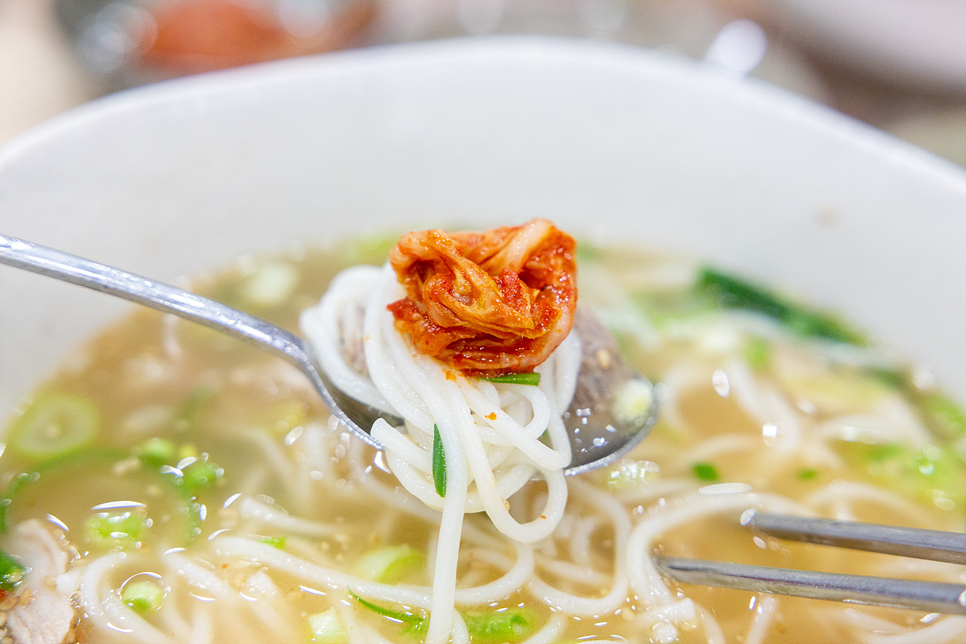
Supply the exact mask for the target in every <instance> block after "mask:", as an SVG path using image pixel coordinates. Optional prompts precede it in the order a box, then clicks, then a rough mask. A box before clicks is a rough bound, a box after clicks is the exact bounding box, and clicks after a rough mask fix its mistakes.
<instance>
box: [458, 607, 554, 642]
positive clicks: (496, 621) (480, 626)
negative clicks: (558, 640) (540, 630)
mask: <svg viewBox="0 0 966 644" xmlns="http://www.w3.org/2000/svg"><path fill="white" fill-rule="evenodd" d="M463 619H464V620H465V621H466V630H468V631H469V633H470V638H471V639H472V640H473V642H475V643H476V644H502V643H503V642H510V644H513V643H515V642H520V641H522V640H525V639H526V638H527V637H529V636H530V634H531V633H533V631H534V630H536V627H537V616H536V614H535V613H534V612H533V611H532V610H528V609H526V608H510V609H508V610H505V611H501V612H496V613H480V614H475V613H467V614H465V615H463Z"/></svg>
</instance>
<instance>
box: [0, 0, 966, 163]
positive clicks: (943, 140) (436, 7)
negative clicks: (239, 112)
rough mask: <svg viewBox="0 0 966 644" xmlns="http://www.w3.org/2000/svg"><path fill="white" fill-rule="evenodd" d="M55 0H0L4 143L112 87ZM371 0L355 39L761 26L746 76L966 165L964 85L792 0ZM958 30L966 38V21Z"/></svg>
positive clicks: (715, 42)
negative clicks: (801, 16)
mask: <svg viewBox="0 0 966 644" xmlns="http://www.w3.org/2000/svg"><path fill="white" fill-rule="evenodd" d="M54 1H55V0H0V144H3V143H4V142H6V141H8V140H9V139H11V138H13V137H14V136H16V135H17V134H19V133H21V132H23V131H25V130H27V129H29V128H30V127H33V126H34V125H36V124H38V123H40V122H42V121H45V120H47V119H49V118H51V117H52V116H55V115H56V114H58V113H60V112H63V111H65V110H67V109H70V108H71V107H74V106H76V105H80V104H81V103H84V102H86V101H89V100H91V99H93V98H95V97H98V96H101V95H104V94H106V93H108V92H110V91H112V90H114V89H116V87H112V86H111V84H109V82H108V81H107V80H105V79H104V78H103V77H99V76H98V75H96V74H94V73H92V72H91V71H89V70H88V69H87V68H85V66H84V65H83V64H82V63H81V62H80V61H79V60H78V57H77V56H76V55H75V52H74V50H73V47H72V44H71V43H70V42H69V39H68V36H67V34H66V32H65V30H64V29H63V27H62V25H61V24H60V23H59V21H58V19H57V17H56V14H55V11H54ZM319 1H320V2H321V1H326V0H319ZM327 1H329V2H336V1H338V2H342V3H345V2H347V1H351V0H327ZM375 1H376V2H377V6H378V14H377V18H376V20H375V21H374V22H373V23H372V24H371V25H370V26H369V27H367V29H366V31H365V32H363V34H362V35H361V36H360V37H359V39H358V42H357V43H356V44H358V45H360V46H366V45H369V44H382V43H387V42H401V41H410V40H420V39H429V38H438V37H449V36H458V35H465V34H476V33H487V32H503V33H506V32H510V33H551V34H561V35H568V36H582V37H592V38H597V39H609V40H614V41H620V42H628V43H632V44H637V45H640V46H643V47H649V48H655V49H660V50H663V51H669V52H673V53H678V54H681V55H684V56H687V57H691V58H697V59H703V60H705V61H706V62H708V63H709V64H711V63H713V62H714V60H715V59H719V60H727V58H728V55H729V51H728V50H727V48H722V46H721V45H722V44H723V43H724V38H723V37H724V35H725V34H730V33H733V32H734V33H737V32H740V31H741V30H742V29H744V30H745V32H747V31H748V29H749V28H750V29H751V35H752V36H756V34H759V33H760V35H761V36H763V37H764V40H762V41H761V44H762V45H764V47H763V49H762V51H760V52H758V55H759V56H760V62H758V64H757V65H756V66H754V68H753V69H752V71H751V72H750V75H751V76H756V77H758V78H760V79H763V80H765V81H767V82H770V83H774V84H777V85H780V86H783V87H785V88H787V89H789V90H791V91H794V92H797V93H800V94H803V95H805V96H807V97H809V98H811V99H813V100H816V101H819V102H822V103H825V104H827V105H830V106H831V107H833V108H835V109H838V110H840V111H842V112H844V113H846V114H849V115H851V116H853V117H856V118H858V119H860V120H863V121H865V122H867V123H870V124H871V125H873V126H875V127H878V128H880V129H883V130H886V131H889V132H892V133H893V134H896V135H897V136H900V137H902V138H905V139H907V140H910V141H912V142H913V143H916V144H917V145H920V146H922V147H924V148H926V149H928V150H931V151H932V152H934V153H936V154H938V155H939V156H942V157H945V158H947V159H949V160H951V161H953V162H954V163H958V164H960V165H962V166H964V167H966V87H957V86H955V85H953V86H946V87H936V86H931V87H929V86H925V87H924V86H921V85H920V86H915V85H916V84H915V83H912V84H910V83H909V82H907V81H903V80H902V79H895V78H890V77H889V76H888V74H878V75H871V74H869V73H867V72H868V69H867V68H866V69H863V68H862V67H861V66H856V65H855V64H854V61H850V60H843V59H842V57H841V56H837V55H836V54H835V53H834V52H835V51H836V50H835V49H834V48H833V47H825V46H817V45H816V43H815V40H814V38H813V39H809V38H807V37H803V35H802V33H801V29H799V28H798V25H797V24H795V23H794V21H792V20H790V18H789V13H788V10H787V8H785V7H787V6H788V5H794V4H795V2H793V1H792V0H768V1H765V0H758V1H754V2H753V1H752V0H649V2H632V1H630V0H574V1H573V2H571V1H569V0H552V1H551V0H375ZM850 1H851V2H859V0H850ZM930 1H932V2H937V1H938V2H942V1H943V0H930ZM948 2H953V3H956V2H959V3H961V4H963V3H966V0H948ZM749 25H750V27H749ZM728 29H731V31H730V32H729V31H727V30H728ZM756 29H757V30H758V32H756V31H755V30H756ZM962 31H963V37H964V39H966V24H964V25H963V27H962ZM745 35H746V36H747V33H745ZM860 36H861V34H857V35H856V38H859V37H860ZM751 40H752V41H754V38H752V39H751ZM724 44H727V43H724ZM846 44H848V43H846ZM715 47H717V49H715ZM722 52H724V54H722ZM733 53H734V52H731V54H733ZM746 55H751V56H752V57H753V56H755V55H756V54H755V52H752V53H751V54H747V52H746ZM732 58H734V56H733V55H732ZM739 58H740V56H739ZM866 67H868V66H866Z"/></svg>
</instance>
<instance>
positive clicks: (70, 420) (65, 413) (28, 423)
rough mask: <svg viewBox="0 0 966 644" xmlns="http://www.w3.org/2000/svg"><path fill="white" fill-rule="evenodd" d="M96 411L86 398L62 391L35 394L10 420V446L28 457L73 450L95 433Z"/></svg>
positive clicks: (46, 457)
mask: <svg viewBox="0 0 966 644" xmlns="http://www.w3.org/2000/svg"><path fill="white" fill-rule="evenodd" d="M100 422H101V421H100V413H99V412H98V411H97V407H96V406H95V405H94V403H92V402H91V401H90V400H88V399H87V398H83V397H81V396H75V395H73V394H65V393H48V394H44V395H42V396H40V397H38V398H37V399H36V400H35V401H34V402H33V403H32V404H31V405H30V407H28V408H27V411H25V412H24V415H23V416H21V417H20V418H18V419H17V420H16V421H14V423H13V426H12V427H11V429H10V436H12V440H11V445H12V447H13V448H14V449H15V450H16V451H17V452H19V453H20V454H23V455H24V456H26V457H28V458H32V459H50V458H56V457H58V456H63V455H65V454H69V453H71V452H74V451H77V450H79V449H80V448H82V447H84V446H85V445H87V444H88V443H90V442H91V441H92V440H93V439H94V437H95V436H96V435H97V432H98V429H99V425H100Z"/></svg>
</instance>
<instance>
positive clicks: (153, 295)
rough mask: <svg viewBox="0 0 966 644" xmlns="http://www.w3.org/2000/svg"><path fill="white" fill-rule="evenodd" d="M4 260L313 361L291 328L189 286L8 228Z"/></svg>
mask: <svg viewBox="0 0 966 644" xmlns="http://www.w3.org/2000/svg"><path fill="white" fill-rule="evenodd" d="M0 264H6V265H8V266H14V267H16V268H22V269H24V270H27V271H30V272H32V273H39V274H40V275H46V276H48V277H53V278H55V279H59V280H62V281H65V282H70V283H71V284H77V285H78V286H84V287H87V288H90V289H93V290H95V291H101V292H102V293H108V294H110V295H115V296H117V297H121V298H124V299H125V300H130V301H132V302H137V303H138V304H143V305H144V306H148V307H151V308H153V309H157V310H159V311H163V312H165V313H172V314H174V315H177V316H178V317H182V318H185V319H187V320H191V321H192V322H198V323H199V324H204V325H205V326H208V327H211V328H214V329H217V330H219V331H223V332H225V333H228V334H229V335H233V336H235V337H237V338H241V339H242V340H247V341H248V342H254V343H256V344H259V345H261V346H263V347H265V348H267V349H269V350H271V351H272V352H273V353H275V354H276V355H278V356H280V357H282V358H284V359H286V360H288V361H289V362H291V363H292V364H294V365H295V366H297V367H299V369H301V370H302V371H305V365H306V364H307V363H308V362H309V358H308V356H307V354H306V350H305V345H304V344H303V343H302V340H301V339H299V338H298V337H297V336H295V335H293V334H292V333H289V332H288V331H285V330H284V329H280V328H278V327H276V326H275V325H273V324H269V323H268V322H266V321H265V320H261V319H259V318H256V317H255V316H253V315H249V314H247V313H243V312H242V311H238V310H236V309H233V308H231V307H228V306H225V305H224V304H220V303H218V302H215V301H214V300H209V299H208V298H205V297H201V296H200V295H195V294H194V293H190V292H188V291H185V290H184V289H180V288H177V287H174V286H170V285H168V284H162V283H160V282H155V281H154V280H149V279H147V278H144V277H141V276H139V275H134V274H132V273H127V272H125V271H122V270H120V269H117V268H113V267H111V266H105V265H104V264H99V263H97V262H93V261H90V260H88V259H84V258H82V257H77V256H76V255H71V254H69V253H64V252H62V251H59V250H55V249H53V248H48V247H46V246H41V245H40V244H34V243H33V242H28V241H25V240H22V239H17V238H16V237H9V236H7V235H3V234H0Z"/></svg>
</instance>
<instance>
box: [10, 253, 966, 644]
mask: <svg viewBox="0 0 966 644" xmlns="http://www.w3.org/2000/svg"><path fill="white" fill-rule="evenodd" d="M393 241H394V240H393ZM390 246H391V242H387V243H381V242H379V241H372V240H369V241H364V242H359V243H356V244H349V245H346V246H343V247H340V248H338V249H335V248H333V249H316V250H311V251H308V252H304V253H303V252H300V253H297V254H290V255H287V256H277V257H268V258H245V259H244V260H242V261H240V262H238V264H237V266H235V267H233V268H232V269H231V270H228V271H226V272H224V273H221V274H218V275H214V276H209V277H205V278H203V279H199V280H198V281H197V282H196V285H195V287H196V290H198V291H199V292H201V293H203V294H206V295H209V296H211V297H213V298H215V299H219V300H222V301H225V302H226V303H228V304H231V305H233V306H238V307H239V308H243V309H246V310H248V311H250V312H252V313H254V314H256V315H259V316H262V317H265V318H266V319H268V320H270V321H272V322H275V323H277V324H280V325H281V326H285V327H288V328H290V329H293V330H295V329H296V328H297V324H298V322H297V320H298V316H299V313H300V312H301V311H302V310H304V309H305V308H307V307H309V306H311V305H313V304H315V303H316V302H317V301H318V300H319V297H320V296H321V294H322V293H323V292H324V291H325V289H326V286H327V284H328V282H329V280H330V279H331V278H332V276H334V275H335V274H336V272H337V271H339V270H340V269H342V268H344V267H346V266H350V265H353V264H357V263H373V264H378V263H381V262H382V261H384V259H385V256H386V253H387V252H388V249H389V247H390ZM578 249H579V250H578V253H579V280H580V284H579V286H580V288H579V290H580V298H581V299H580V306H582V307H589V308H591V309H592V310H593V311H594V312H595V313H596V314H597V316H598V317H599V318H600V320H601V321H602V322H603V323H604V324H605V325H606V326H607V327H609V328H610V329H611V331H612V332H613V333H614V334H615V336H616V338H617V339H618V341H619V343H620V345H621V347H622V351H623V353H624V355H625V356H626V357H627V358H628V359H629V360H630V361H631V363H632V364H633V365H634V366H635V367H636V368H637V369H638V370H639V371H640V372H641V373H643V374H644V375H647V376H648V377H649V378H651V379H652V380H653V381H654V382H660V383H662V384H661V386H660V393H661V396H662V416H661V420H660V422H659V423H658V425H657V426H656V427H655V428H654V430H653V432H652V434H651V435H650V436H649V437H648V438H647V439H646V440H645V441H644V442H643V443H642V444H641V445H640V446H639V447H638V448H637V449H636V450H635V451H634V452H633V453H632V454H631V455H629V456H628V457H626V458H624V459H623V460H621V461H620V462H619V463H617V464H616V465H614V466H612V467H609V468H605V469H602V470H599V471H596V472H593V473H590V474H586V475H583V476H579V477H572V478H570V479H569V480H568V482H569V500H568V504H567V509H566V513H565V515H564V517H563V519H562V520H561V522H560V524H559V525H558V526H557V529H556V530H555V532H554V533H553V535H552V536H551V537H549V538H547V539H545V540H542V541H540V542H537V543H536V544H533V545H526V544H521V543H514V542H512V541H510V540H508V539H506V538H505V537H503V536H502V535H500V534H499V533H498V532H497V531H496V530H494V528H493V526H492V525H491V524H490V522H489V520H488V519H487V518H486V516H485V515H483V514H482V513H480V514H469V515H467V516H466V517H465V519H464V527H463V533H462V541H461V543H460V544H448V543H439V542H438V538H437V537H438V526H439V521H440V518H439V517H440V513H439V512H438V511H436V510H433V509H431V508H428V507H427V506H425V505H424V504H423V503H422V502H420V501H418V500H417V499H416V498H414V497H412V496H410V495H409V494H408V493H406V492H404V491H403V490H402V489H401V488H400V487H399V485H398V482H397V481H396V479H395V477H394V476H393V475H392V474H391V473H390V472H389V467H388V466H387V463H386V461H385V459H384V458H383V456H382V455H381V454H380V453H377V452H375V451H374V450H371V449H369V448H368V447H366V446H364V445H363V444H361V442H360V441H358V440H356V439H353V438H352V437H351V436H350V435H349V433H348V432H346V431H345V430H344V429H341V428H340V427H339V426H338V425H337V424H336V423H334V422H331V420H330V419H329V417H328V414H327V412H326V410H325V408H324V407H323V406H322V405H321V403H320V401H319V400H317V397H316V395H315V394H314V392H313V390H312V389H311V388H310V386H309V385H308V383H307V382H305V381H304V379H303V377H302V376H301V375H300V374H299V373H298V372H297V371H296V370H295V369H294V368H293V367H290V366H289V365H287V364H285V363H282V362H280V361H278V360H276V359H274V358H271V357H270V356H268V355H267V354H265V353H264V352H262V351H260V350H258V349H255V348H252V347H249V346H247V345H244V344H241V343H240V342H238V341H236V340H233V339H230V338H227V337H225V336H222V335H219V334H217V333H215V332H213V331H209V330H207V329H204V328H202V327H199V326H196V325H193V324H191V323H187V322H183V321H181V320H179V319H176V318H173V317H170V316H162V315H159V314H156V313H154V312H151V311H144V310H137V311H135V312H133V314H132V315H131V316H130V317H129V318H128V319H127V320H125V321H123V322H121V323H120V324H118V325H116V326H114V327H112V328H110V329H108V330H107V331H105V332H104V333H102V334H101V335H100V336H99V337H97V338H96V339H95V340H94V341H93V342H92V343H91V344H90V345H89V346H88V347H87V348H86V349H85V350H84V351H83V352H82V353H81V354H80V355H78V356H76V357H74V358H73V359H71V361H70V362H69V363H68V364H65V366H64V368H63V369H62V370H61V372H60V373H58V374H57V375H56V376H55V377H54V378H53V379H52V380H51V381H49V382H48V383H47V384H45V385H44V386H43V387H42V388H41V389H40V390H39V391H38V392H37V393H36V394H35V395H34V396H33V397H32V399H31V400H29V401H25V403H24V406H23V410H22V414H21V415H20V416H18V417H16V418H14V419H12V420H11V422H10V424H9V426H8V427H7V430H6V440H7V448H6V450H5V452H4V453H3V456H2V460H0V466H2V467H0V470H2V476H3V479H2V480H0V484H2V486H3V487H2V489H3V490H4V494H3V496H4V498H5V500H4V501H3V503H2V505H0V507H2V515H0V518H2V519H3V528H4V530H5V536H4V541H3V543H2V545H3V549H4V551H5V552H6V551H9V552H13V553H17V554H19V553H18V550H17V546H18V539H20V540H22V539H23V538H24V535H25V534H28V535H29V534H30V532H29V531H30V530H35V531H36V530H41V531H42V533H40V534H43V535H46V537H45V538H47V539H49V540H51V542H52V543H54V545H55V546H56V547H57V548H59V549H61V550H63V551H65V552H66V553H67V554H68V556H69V559H70V562H69V566H68V569H67V571H66V572H60V573H58V574H57V575H56V576H55V577H54V576H51V578H52V581H51V582H50V583H48V584H47V586H48V587H49V590H50V592H51V593H59V594H60V595H63V596H70V597H71V598H72V602H73V604H72V606H73V607H75V608H76V614H77V615H78V617H79V621H77V620H75V621H74V622H73V623H72V624H71V628H72V632H71V634H70V635H68V638H71V637H73V638H76V639H79V640H86V641H91V642H151V643H154V642H159V643H160V642H236V641H251V642H256V641H257V642H266V643H269V642H289V643H290V642H310V641H316V642H320V643H323V644H342V643H343V642H346V643H352V644H354V643H356V642H358V643H360V644H362V643H370V642H378V641H392V642H419V641H423V640H424V639H425V636H426V627H427V622H428V619H427V617H428V614H427V610H428V609H429V607H430V599H431V590H430V588H429V585H430V583H431V581H432V578H433V570H432V566H433V561H434V559H435V557H434V554H435V552H436V551H437V549H438V548H456V547H457V546H458V548H459V567H458V574H457V591H456V595H455V602H456V607H457V610H458V611H459V613H460V615H461V616H462V618H463V624H464V625H465V629H462V627H460V628H458V629H457V630H456V631H455V632H454V634H453V636H452V637H453V641H454V642H460V641H467V640H468V641H470V642H473V643H475V644H500V643H502V642H514V643H516V642H525V641H529V642H533V643H534V644H540V643H544V644H549V643H550V642H571V641H590V640H603V641H621V640H622V639H623V640H627V641H632V642H638V641H641V642H646V641H657V642H673V641H679V642H684V643H687V642H707V641H711V642H724V641H728V642H734V641H744V642H759V643H760V642H810V643H811V642H822V641H827V642H841V641H870V642H871V641H876V642H888V641H891V640H890V639H889V638H890V637H899V636H900V635H902V634H907V635H909V636H910V637H912V638H913V639H908V640H906V639H903V640H902V641H910V642H912V641H922V642H954V641H962V638H963V636H964V634H966V619H964V618H960V617H940V616H936V615H923V614H921V613H916V612H913V611H900V610H890V609H883V608H871V607H859V606H852V607H849V608H846V607H845V606H844V605H840V604H833V603H826V602H818V601H809V600H802V599H792V598H784V597H778V596H770V595H755V594H753V593H748V592H744V591H734V590H725V589H710V588H705V587H696V586H688V585H683V584H675V583H671V582H667V581H664V580H663V579H662V578H661V577H660V576H659V575H658V574H657V573H656V570H655V568H654V567H653V564H652V563H651V561H650V556H651V554H652V553H654V552H661V553H664V554H670V555H680V556H690V557H697V558H707V559H720V560H733V561H740V562H744V563H754V564H762V565H775V566H783V567H793V568H803V569H814V570H828V571H835V572H854V573H858V574H874V575H880V576H896V577H898V576H901V577H907V578H918V579H932V580H939V581H952V582H956V581H960V582H961V581H962V579H963V575H964V574H966V573H964V571H963V569H962V567H957V566H952V565H948V564H938V563H927V562H920V561H908V560H904V559H899V558H895V557H888V556H884V555H875V554H867V553H856V552H851V551H838V550H836V549H831V548H825V547H821V546H808V545H802V544H792V543H788V542H783V541H778V540H775V539H772V538H765V537H762V536H760V535H757V534H755V533H753V532H751V531H749V530H747V529H746V528H743V527H741V526H740V524H739V522H738V517H739V516H740V515H741V514H742V513H743V512H745V511H746V510H748V509H750V508H764V509H766V510H773V511H778V512H788V513H796V514H798V513H805V514H816V515H820V516H830V517H837V518H844V519H859V520H870V521H875V522H878V523H891V524H895V525H910V526H919V527H926V528H935V529H942V530H954V531H963V530H964V528H966V465H964V460H963V458H964V453H963V452H964V443H963V435H964V434H966V427H964V425H966V420H964V418H963V416H962V410H961V408H959V407H958V406H957V405H956V404H955V403H954V402H953V401H951V400H949V399H948V398H946V397H945V396H943V395H942V394H941V392H939V391H938V390H936V389H935V385H934V383H932V382H931V380H930V377H929V374H928V373H926V372H923V371H921V370H916V369H912V370H909V369H904V368H899V367H897V366H896V364H895V363H894V361H892V360H890V358H889V356H888V355H887V354H886V353H885V352H883V351H882V350H881V349H878V348H875V347H874V346H867V343H866V342H865V339H864V338H862V337H861V335H860V334H858V333H856V332H855V331H853V330H852V329H850V328H849V327H847V326H846V325H845V324H843V323H841V322H840V321H838V320H836V319H834V318H830V317H828V316H825V315H822V314H817V313H814V312H812V311H810V310H808V309H807V308H804V307H799V306H798V305H795V304H792V303H789V302H788V301H787V300H784V299H782V298H778V297H776V296H773V295H772V294H770V293H768V292H767V291H762V290H759V289H757V288H754V287H753V286H752V285H748V284H745V283H744V282H738V281H735V280H733V279H732V278H731V277H730V276H727V275H723V274H721V273H719V272H717V271H715V270H710V269H706V268H702V267H701V265H700V264H697V263H695V262H692V261H688V260H682V259H680V258H669V257H665V256H661V255H657V254H648V253H643V252H638V251H627V250H621V249H610V248H608V249H601V248H594V247H592V246H590V245H583V246H579V247H578ZM749 292H750V293H751V295H749ZM51 427H53V428H55V430H54V431H51V430H50V428H51ZM545 497H546V487H545V486H544V485H543V484H542V483H539V482H535V483H533V484H531V485H529V486H528V487H525V488H524V489H523V490H522V491H520V492H519V493H517V494H516V495H514V496H513V497H512V498H511V499H510V511H511V513H512V514H513V516H514V517H515V518H517V519H518V520H521V521H523V520H527V519H530V518H533V514H534V513H535V512H539V509H540V508H542V507H543V503H544V498H545ZM4 579H5V580H7V581H5V583H8V587H7V589H6V590H5V593H9V594H10V597H8V599H11V598H15V597H18V596H22V588H23V585H27V584H28V583H29V581H30V580H29V579H28V578H27V577H24V579H23V585H22V586H20V587H15V584H16V581H18V580H17V579H14V578H10V579H9V580H8V579H7V578H6V577H5V578H4ZM390 591H391V592H390ZM18 593H20V594H18ZM399 597H403V598H404V599H405V601H402V602H400V601H398V598H399ZM387 598H392V600H391V601H390V600H389V599H387ZM26 607H29V603H27V606H26ZM0 609H3V604H0ZM6 610H14V611H16V610H17V607H16V606H15V605H14V606H12V607H11V606H8V607H7V609H6ZM895 641H898V640H895Z"/></svg>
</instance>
